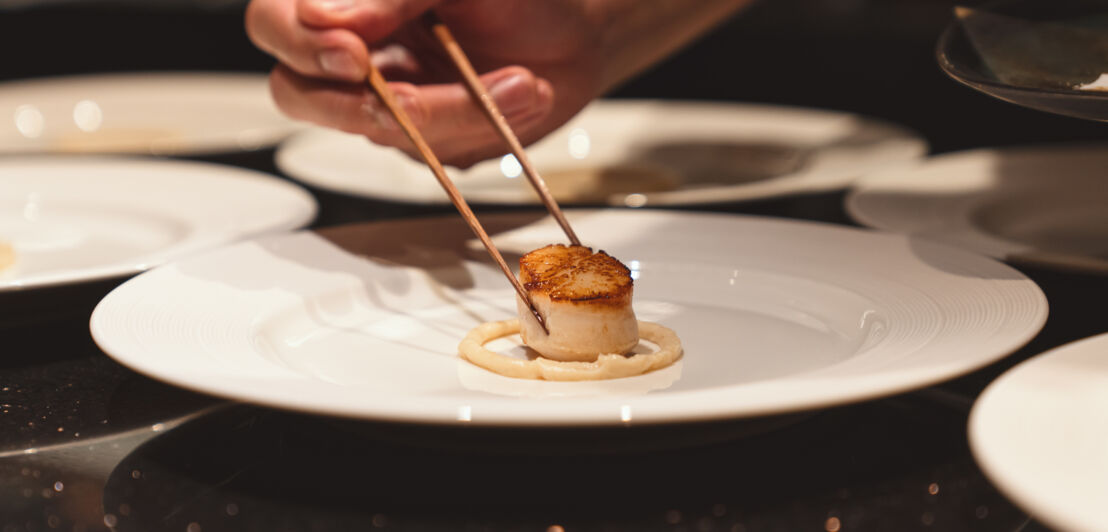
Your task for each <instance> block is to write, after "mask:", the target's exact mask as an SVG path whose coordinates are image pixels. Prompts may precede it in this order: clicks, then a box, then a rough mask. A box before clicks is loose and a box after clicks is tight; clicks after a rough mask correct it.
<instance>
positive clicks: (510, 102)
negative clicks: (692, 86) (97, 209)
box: [246, 0, 749, 166]
mask: <svg viewBox="0 0 1108 532" xmlns="http://www.w3.org/2000/svg"><path fill="white" fill-rule="evenodd" d="M748 1H749V0H698V1H697V2H684V1H681V0H510V1H505V0H251V2H250V4H249V6H248V7H247V11H246V29H247V33H248V34H249V36H250V38H251V39H252V40H253V42H254V43H255V44H256V45H257V46H258V47H259V48H261V49H262V50H264V51H266V52H267V53H269V54H271V55H273V56H274V57H275V58H277V60H278V61H279V64H278V66H277V67H276V68H275V69H274V70H273V73H272V74H271V76H270V87H271V90H272V93H273V97H274V100H275V101H276V102H277V105H278V107H280V108H281V109H282V110H283V111H284V112H285V113H286V114H288V115H289V116H292V117H293V118H297V119H301V120H307V121H310V122H315V123H317V124H320V125H324V126H328V127H333V128H337V129H341V130H343V131H347V132H350V133H358V134H362V135H365V136H366V137H368V138H369V139H370V140H372V141H373V142H376V143H378V144H384V145H388V146H395V147H397V148H400V149H402V150H404V151H405V152H407V153H409V155H413V154H414V148H413V147H412V146H411V144H410V143H409V141H408V139H407V137H405V136H404V134H403V133H402V132H401V131H400V130H399V127H398V126H397V125H396V123H395V122H394V121H393V119H392V117H391V116H389V114H388V111H387V110H385V109H384V107H383V105H382V104H381V103H380V101H379V100H378V99H377V97H376V96H375V95H374V94H372V92H371V91H370V89H369V88H368V86H367V85H366V83H365V81H364V80H365V77H366V67H367V65H368V64H369V61H373V64H374V65H376V66H377V67H378V68H379V69H381V71H382V73H383V74H384V76H385V77H386V78H387V79H389V80H390V86H391V87H392V89H393V91H395V92H396V95H397V99H398V101H399V102H400V104H401V105H402V106H403V107H404V109H405V110H406V111H407V112H408V114H409V115H411V117H412V120H413V122H415V124H416V126H417V127H418V128H419V129H420V131H421V133H422V134H423V136H424V138H426V140H427V142H428V143H429V144H430V145H431V148H432V149H433V150H434V151H435V153H436V154H437V155H438V156H439V157H440V158H441V159H442V161H443V162H445V163H449V164H454V165H457V166H469V165H471V164H474V163H476V162H478V161H481V160H484V159H487V158H489V157H493V156H496V155H500V154H503V153H505V152H507V151H508V150H507V147H506V146H504V145H503V143H502V141H501V140H500V138H499V137H498V136H497V134H496V132H495V130H494V129H493V126H492V125H491V124H489V123H488V121H487V120H486V119H485V118H484V116H483V114H482V113H481V111H480V109H479V108H478V107H477V105H476V104H475V103H474V102H473V101H471V99H470V96H469V94H468V93H467V92H466V89H465V86H464V85H463V84H462V83H461V80H460V74H459V73H458V72H457V70H456V69H455V68H454V66H453V65H452V64H451V63H450V62H449V60H448V59H447V58H446V55H445V53H444V52H443V51H442V50H441V49H440V46H439V44H438V42H437V41H436V40H435V39H434V38H433V37H432V36H431V35H430V33H429V32H428V31H427V30H426V28H425V27H424V26H423V25H422V24H421V22H420V15H422V14H423V13H424V12H426V11H428V10H434V12H435V13H436V14H437V15H438V16H439V18H441V19H442V21H443V22H444V23H445V24H446V25H447V27H449V28H450V30H451V32H452V33H453V34H454V36H455V38H456V39H457V41H458V43H459V44H460V45H461V47H462V49H463V50H465V52H466V55H468V56H469V58H470V60H471V61H472V62H473V66H474V68H475V69H476V70H477V71H478V72H483V74H482V75H481V79H482V81H483V82H484V84H485V86H486V87H487V88H488V89H489V92H490V94H491V95H492V97H493V99H494V100H496V102H497V105H498V106H499V107H500V109H501V111H502V112H503V113H504V115H505V117H506V118H507V119H508V122H509V124H511V126H512V128H513V129H514V130H515V132H516V134H517V135H518V136H519V138H520V140H521V141H522V142H523V143H524V144H528V143H531V142H534V141H535V140H538V139H539V138H541V137H542V136H543V135H545V134H547V133H549V132H550V131H552V130H554V129H555V128H557V127H558V126H560V125H561V124H563V123H565V121H566V120H568V119H569V118H570V117H572V116H573V115H574V114H575V113H577V112H578V111H579V110H581V108H582V107H584V106H585V104H587V103H588V102H589V101H590V100H592V99H593V98H596V97H597V96H599V95H600V94H601V93H602V92H604V91H606V90H608V89H610V88H611V87H612V86H614V85H615V84H616V83H619V82H620V81H622V80H624V79H626V78H627V77H629V76H631V75H633V74H634V73H636V72H638V71H639V70H641V69H642V68H645V67H646V66H647V65H649V64H651V63H652V62H654V61H656V60H658V59H660V58H661V57H663V56H665V55H666V54H668V53H669V52H672V51H673V50H675V49H676V48H678V47H679V46H681V45H683V44H684V43H686V42H688V41H689V40H691V39H692V38H694V37H695V36H696V35H698V34H699V33H700V32H702V31H704V30H705V29H707V28H708V27H710V26H711V25H712V24H714V23H716V22H718V21H719V20H722V19H723V18H724V17H725V16H726V15H728V14H730V13H731V12H733V11H734V10H735V9H737V8H738V7H740V6H742V5H744V4H746V3H747V2H748Z"/></svg>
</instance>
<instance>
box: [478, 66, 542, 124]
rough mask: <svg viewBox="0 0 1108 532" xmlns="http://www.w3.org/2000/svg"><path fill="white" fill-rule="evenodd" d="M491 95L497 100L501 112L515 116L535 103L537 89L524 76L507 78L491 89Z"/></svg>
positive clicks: (517, 75) (518, 75) (494, 84)
mask: <svg viewBox="0 0 1108 532" xmlns="http://www.w3.org/2000/svg"><path fill="white" fill-rule="evenodd" d="M489 95H490V96H492V99H493V100H496V105H497V106H498V107H500V112H502V113H504V114H506V115H507V114H513V113H515V112H517V111H521V110H523V109H526V108H528V107H530V106H531V105H533V104H534V102H535V88H534V87H533V86H532V84H530V83H527V81H526V79H525V78H524V76H523V75H522V74H516V75H514V76H509V77H506V78H504V79H502V80H500V81H497V82H496V83H493V85H492V87H489Z"/></svg>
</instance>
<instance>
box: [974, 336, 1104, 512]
mask: <svg viewBox="0 0 1108 532" xmlns="http://www.w3.org/2000/svg"><path fill="white" fill-rule="evenodd" d="M969 438H970V447H971V449H972V450H973V455H974V457H975V458H976V459H977V462H978V463H979V464H980V465H981V469H982V470H983V471H984V472H985V474H986V475H987V476H988V477H989V479H990V480H992V481H993V482H994V483H996V485H997V487H999V488H1000V490H1001V491H1002V492H1004V494H1005V495H1007V496H1008V497H1010V498H1011V499H1012V500H1013V501H1015V502H1016V504H1019V505H1020V506H1022V507H1023V508H1024V509H1026V510H1027V511H1028V512H1030V513H1031V514H1032V515H1033V516H1034V517H1035V518H1036V519H1039V520H1041V521H1044V522H1045V523H1047V524H1049V525H1050V526H1052V527H1056V528H1058V529H1060V530H1108V515H1106V514H1105V513H1104V501H1106V500H1108V452H1105V449H1108V334H1102V335H1099V336H1094V337H1091V338H1087V339H1084V340H1080V341H1077V342H1074V343H1070V344H1067V345H1064V346H1061V347H1058V348H1055V349H1052V350H1050V351H1048V352H1046V353H1043V354H1042V355H1039V356H1036V357H1034V358H1031V359H1030V360H1027V361H1026V362H1023V363H1021V364H1020V365H1018V366H1016V367H1014V368H1012V369H1011V370H1009V371H1008V372H1006V373H1005V374H1004V375H1001V377H1000V378H999V379H997V380H996V381H995V382H993V383H992V384H990V385H989V387H988V388H986V389H985V391H984V392H983V393H982V394H981V396H980V397H979V398H978V400H977V403H976V404H975V405H974V407H973V411H972V413H971V414H970V421H969Z"/></svg>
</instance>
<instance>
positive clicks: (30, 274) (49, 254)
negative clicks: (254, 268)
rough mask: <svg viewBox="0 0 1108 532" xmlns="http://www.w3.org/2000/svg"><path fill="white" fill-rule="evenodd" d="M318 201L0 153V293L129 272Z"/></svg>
mask: <svg viewBox="0 0 1108 532" xmlns="http://www.w3.org/2000/svg"><path fill="white" fill-rule="evenodd" d="M315 211H316V206H315V200H314V199H313V198H312V197H311V195H309V194H308V193H307V192H306V191H304V190H303V189H301V188H300V187H298V186H296V185H294V184H292V183H289V182H287V181H283V180H280V179H278V178H276V177H273V176H270V175H267V174H263V173H260V172H253V171H249V170H243V169H239V168H234V167H229V166H220V165H215V164H206V163H197V162H185V161H167V160H156V159H141V158H125V157H106V156H101V157H56V156H54V157H51V156H38V157H8V158H4V159H0V241H6V242H8V243H9V244H11V246H12V247H13V248H14V249H15V256H16V258H15V264H14V265H13V266H12V267H11V268H9V269H6V270H4V271H2V272H0V294H2V293H4V292H9V291H20V290H28V289H33V288H43V287H48V286H58V285H66V284H73V283H81V282H86V281H93V280H99V279H108V278H113V277H121V276H125V275H132V274H135V273H138V272H140V271H142V270H145V269H147V268H149V267H151V266H154V265H157V264H160V263H162V262H165V261H167V260H169V259H171V258H176V257H180V256H182V255H185V254H188V253H191V252H195V251H198V250H201V249H204V248H208V247H212V246H216V245H219V244H224V243H228V242H231V241H234V240H238V239H242V238H246V237H251V236H256V235H258V234H261V233H263V232H266V231H280V230H288V229H295V228H298V227H302V226H304V225H305V224H307V223H308V222H309V221H311V219H312V217H313V216H314V215H315Z"/></svg>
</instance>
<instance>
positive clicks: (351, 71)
mask: <svg viewBox="0 0 1108 532" xmlns="http://www.w3.org/2000/svg"><path fill="white" fill-rule="evenodd" d="M319 68H321V69H323V71H324V72H326V73H328V74H331V75H332V76H336V77H340V78H343V79H348V80H351V81H354V80H360V79H362V78H363V77H365V75H366V74H365V70H364V69H363V68H362V65H359V64H358V62H357V61H355V60H354V56H352V55H350V53H349V52H347V51H345V50H324V51H322V52H320V53H319Z"/></svg>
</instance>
